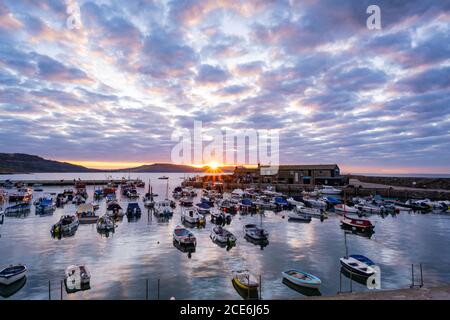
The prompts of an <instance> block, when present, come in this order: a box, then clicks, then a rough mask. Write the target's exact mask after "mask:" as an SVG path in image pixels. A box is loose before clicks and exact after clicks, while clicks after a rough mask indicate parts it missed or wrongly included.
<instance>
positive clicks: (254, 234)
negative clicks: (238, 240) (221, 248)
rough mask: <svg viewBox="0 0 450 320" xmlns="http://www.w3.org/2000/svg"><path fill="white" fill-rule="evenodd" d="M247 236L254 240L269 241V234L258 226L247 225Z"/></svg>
mask: <svg viewBox="0 0 450 320" xmlns="http://www.w3.org/2000/svg"><path fill="white" fill-rule="evenodd" d="M244 232H245V235H246V236H247V237H249V238H251V239H253V240H257V241H264V240H268V237H269V233H268V232H267V231H266V230H264V229H263V228H259V227H258V226H257V225H256V224H246V225H245V226H244Z"/></svg>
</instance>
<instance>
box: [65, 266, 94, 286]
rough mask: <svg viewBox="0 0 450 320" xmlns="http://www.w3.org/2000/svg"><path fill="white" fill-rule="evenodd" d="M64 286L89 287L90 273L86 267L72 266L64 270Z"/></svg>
mask: <svg viewBox="0 0 450 320" xmlns="http://www.w3.org/2000/svg"><path fill="white" fill-rule="evenodd" d="M65 273H66V279H65V282H66V285H68V286H69V285H73V286H75V285H77V284H79V285H82V286H83V285H89V283H90V281H91V273H90V272H89V270H88V268H87V267H86V266H76V265H72V266H69V267H67V268H66V272H65Z"/></svg>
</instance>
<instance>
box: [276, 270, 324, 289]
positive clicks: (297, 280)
mask: <svg viewBox="0 0 450 320" xmlns="http://www.w3.org/2000/svg"><path fill="white" fill-rule="evenodd" d="M281 274H282V275H283V278H284V279H286V280H287V281H289V282H291V283H293V284H296V285H298V286H302V287H307V288H312V289H318V288H319V287H320V285H321V284H322V280H320V279H319V277H317V276H315V275H313V274H310V273H307V272H304V271H300V270H295V269H291V270H287V271H283V272H282V273H281Z"/></svg>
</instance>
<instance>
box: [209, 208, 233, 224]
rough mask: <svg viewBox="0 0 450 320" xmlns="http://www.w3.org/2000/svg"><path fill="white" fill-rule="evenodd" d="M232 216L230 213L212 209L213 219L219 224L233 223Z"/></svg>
mask: <svg viewBox="0 0 450 320" xmlns="http://www.w3.org/2000/svg"><path fill="white" fill-rule="evenodd" d="M231 219H232V216H231V214H229V213H226V212H223V211H220V210H217V209H216V208H212V210H211V221H212V222H215V223H217V224H222V223H228V224H230V223H231Z"/></svg>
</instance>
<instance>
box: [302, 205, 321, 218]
mask: <svg viewBox="0 0 450 320" xmlns="http://www.w3.org/2000/svg"><path fill="white" fill-rule="evenodd" d="M294 212H298V213H301V214H305V215H308V216H310V217H315V218H324V217H325V216H326V214H325V212H324V211H323V210H321V209H316V208H307V207H301V206H296V207H295V208H294Z"/></svg>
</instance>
